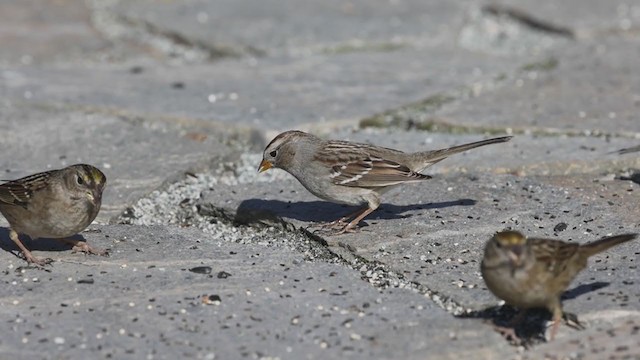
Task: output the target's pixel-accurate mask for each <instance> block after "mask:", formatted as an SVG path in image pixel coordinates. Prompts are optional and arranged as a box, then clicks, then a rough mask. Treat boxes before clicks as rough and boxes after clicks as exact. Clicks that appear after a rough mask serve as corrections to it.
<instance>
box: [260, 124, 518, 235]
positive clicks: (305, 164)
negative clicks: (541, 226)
mask: <svg viewBox="0 0 640 360" xmlns="http://www.w3.org/2000/svg"><path fill="white" fill-rule="evenodd" d="M511 138H512V137H511V136H505V137H498V138H494V139H487V140H482V141H478V142H474V143H470V144H464V145H459V146H454V147H451V148H448V149H441V150H432V151H422V152H416V153H404V152H402V151H398V150H394V149H389V148H385V147H380V146H375V145H369V144H361V143H354V142H348V141H340V140H323V139H320V138H319V137H316V136H314V135H311V134H307V133H305V132H302V131H294V130H292V131H286V132H283V133H281V134H280V135H278V136H276V137H275V138H274V139H273V140H271V142H270V143H269V145H267V147H266V148H265V149H264V153H263V157H262V162H261V163H260V167H259V168H258V171H260V172H262V171H265V170H268V169H270V168H272V167H276V168H280V169H283V170H285V171H286V172H288V173H289V174H291V175H293V176H294V177H295V178H296V179H298V181H300V183H301V184H302V185H303V186H304V187H305V188H306V189H307V190H309V192H311V193H312V194H314V195H315V196H317V197H319V198H321V199H324V200H328V201H331V202H336V203H342V204H347V205H354V206H358V205H363V204H366V205H367V207H365V208H363V209H361V210H358V211H356V212H355V213H353V214H350V215H348V216H345V217H342V218H340V219H338V220H336V221H334V222H332V223H329V224H327V225H329V226H331V227H333V228H336V229H338V230H339V232H338V233H344V232H353V231H354V230H355V227H356V225H357V224H358V223H359V222H360V221H361V220H362V219H363V218H364V217H365V216H367V215H369V214H370V213H371V212H373V211H374V210H375V209H377V208H378V206H380V195H382V194H383V193H385V192H386V191H388V190H390V189H391V188H392V187H394V186H396V185H399V184H404V183H408V182H416V181H422V180H427V179H431V176H429V175H423V174H421V173H420V172H421V171H423V170H424V169H426V168H427V167H429V166H431V165H433V164H435V163H437V162H439V161H442V160H444V159H445V158H446V157H448V156H449V155H452V154H456V153H459V152H462V151H465V150H469V149H473V148H476V147H479V146H484V145H489V144H496V143H502V142H505V141H509V140H510V139H511ZM351 218H353V220H351V221H350V222H349V223H345V222H346V221H347V220H349V219H351Z"/></svg>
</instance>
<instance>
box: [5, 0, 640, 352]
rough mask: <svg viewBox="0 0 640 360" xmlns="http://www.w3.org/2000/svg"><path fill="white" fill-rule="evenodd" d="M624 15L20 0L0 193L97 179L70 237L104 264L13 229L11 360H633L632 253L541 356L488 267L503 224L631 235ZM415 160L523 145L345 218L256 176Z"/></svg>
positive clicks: (619, 255)
mask: <svg viewBox="0 0 640 360" xmlns="http://www.w3.org/2000/svg"><path fill="white" fill-rule="evenodd" d="M639 9H640V8H639V7H638V5H636V4H634V3H633V2H631V3H629V2H626V1H617V0H616V1H609V2H602V1H580V2H579V3H578V2H576V1H565V2H554V1H547V0H545V1H535V2H534V1H510V0H509V1H507V0H505V1H499V2H492V3H478V2H475V1H460V2H455V3H454V2H451V3H450V2H443V1H436V0H429V1H413V0H411V1H373V2H372V1H369V2H347V3H345V2H342V1H328V2H327V1H315V0H305V1H303V2H299V1H296V2H295V3H293V2H291V1H284V2H282V1H266V2H265V1H263V0H255V1H254V0H251V1H244V2H237V1H227V0H213V1H200V0H189V1H183V2H159V1H151V0H133V1H121V0H108V1H97V0H96V1H93V0H91V1H81V0H62V1H59V0H56V1H53V0H52V1H38V2H36V1H21V2H5V3H2V4H0V43H2V48H3V50H4V51H2V52H1V53H0V94H1V95H2V96H1V98H0V130H2V132H3V135H4V136H3V139H4V140H3V141H2V142H0V150H2V153H3V154H4V156H2V157H0V170H2V171H3V173H4V174H3V176H2V177H0V178H2V179H13V178H17V177H20V176H23V175H26V174H29V173H33V172H37V171H41V170H45V169H49V168H55V167H61V166H65V165H68V164H71V163H76V162H88V163H92V164H95V165H97V166H98V167H100V168H101V169H102V170H103V171H104V172H105V174H106V175H107V178H108V185H107V190H106V192H105V197H104V204H103V208H102V211H101V214H100V216H99V218H98V220H97V222H96V224H94V225H92V226H91V227H90V228H89V229H87V230H86V231H84V232H83V233H82V234H80V235H81V236H82V237H84V238H85V239H86V240H87V241H88V242H89V243H91V244H92V245H93V246H96V247H102V248H108V249H110V250H111V256H110V257H108V258H104V257H93V256H84V255H79V254H72V253H71V251H69V249H68V248H65V247H63V246H61V245H59V244H58V243H57V242H53V241H50V240H46V239H38V240H28V241H25V243H26V245H27V246H28V247H29V248H30V249H33V250H34V253H35V254H36V255H37V256H47V257H51V258H54V259H55V260H56V261H55V262H54V264H53V266H51V267H48V268H46V269H45V270H38V269H34V268H31V267H28V266H26V264H25V262H24V261H23V260H21V259H19V258H18V257H17V256H15V254H16V253H17V249H16V248H15V246H14V245H13V243H12V242H11V241H10V239H9V236H8V230H7V229H6V223H5V222H4V219H2V220H0V222H2V226H3V227H2V228H0V248H2V250H3V251H2V252H0V259H2V263H3V264H4V265H3V267H2V268H0V281H2V282H3V284H4V286H3V291H1V292H0V304H1V305H2V306H1V307H2V311H0V320H2V321H1V323H2V324H3V326H2V329H3V330H4V331H3V334H4V336H3V337H2V338H0V354H1V356H0V357H2V358H5V357H12V358H28V359H77V358H118V359H124V358H131V359H140V358H146V359H171V358H194V359H220V358H222V359H226V358H256V359H258V358H260V359H300V358H309V359H313V358H356V359H361V358H362V359H364V358H367V359H369V358H380V359H395V358H408V359H424V358H430V359H459V358H486V359H496V358H513V359H538V358H553V359H564V358H583V359H587V358H638V356H639V355H638V354H640V342H638V339H639V337H638V336H637V332H638V326H639V324H640V293H639V292H638V290H637V289H638V287H637V284H638V282H639V281H640V273H639V271H638V266H637V262H638V261H639V259H640V257H639V255H640V243H638V242H637V241H636V242H631V243H628V244H625V245H622V246H620V247H616V248H614V249H611V250H610V251H607V252H606V253H604V254H600V255H597V256H595V257H594V258H592V259H591V260H590V264H589V266H588V268H587V269H585V271H583V272H582V273H581V274H580V275H579V276H578V277H577V278H576V280H575V281H574V282H573V283H572V285H571V286H570V288H569V289H568V291H567V292H566V293H565V294H564V296H563V305H564V308H565V310H566V311H568V312H571V313H574V314H576V315H577V316H578V318H579V319H580V321H581V322H583V323H584V324H585V325H586V329H584V330H580V331H579V330H575V329H573V328H571V327H569V326H565V325H563V326H561V328H560V332H559V334H558V337H557V338H556V340H555V341H553V342H547V341H546V340H545V326H546V321H547V320H548V314H547V313H546V312H544V311H539V312H536V311H533V312H532V313H531V314H529V316H528V317H527V322H526V325H524V326H522V327H521V328H519V329H518V331H519V333H520V334H521V335H524V336H525V337H526V341H525V346H517V345H516V346H514V344H512V343H510V342H508V341H506V340H504V339H503V338H502V337H501V336H500V335H498V334H497V333H496V332H494V331H493V330H492V326H493V325H492V323H493V322H496V323H506V322H507V321H508V320H509V319H510V318H511V317H512V316H513V315H514V314H515V310H514V309H511V308H509V307H507V306H502V303H501V302H500V301H499V300H497V299H496V298H495V297H493V296H492V295H491V294H490V293H489V291H488V290H487V289H486V287H485V285H484V283H483V281H482V278H481V276H480V272H479V262H480V260H481V254H482V249H483V246H484V243H485V241H486V240H487V239H488V238H489V237H490V236H491V234H492V233H494V232H495V231H499V230H502V229H507V228H511V229H517V230H521V231H523V232H525V233H526V234H527V235H531V236H544V237H551V238H558V239H564V240H570V241H575V242H580V243H584V242H588V241H592V240H595V239H597V238H599V237H601V236H605V235H609V234H616V233H622V232H638V231H640V230H639V229H640V222H639V221H638V219H640V214H639V213H638V206H637V204H638V203H639V201H640V198H639V196H640V195H639V194H640V190H639V188H638V186H639V184H640V183H639V182H638V181H637V178H638V176H637V175H638V172H639V169H640V157H638V153H633V152H632V153H627V154H618V153H617V152H616V151H617V150H619V149H623V148H634V147H636V146H638V144H639V143H640V128H639V126H640V125H639V124H640V120H639V119H638V115H637V113H638V111H637V110H638V106H640V88H638V84H639V83H640V82H639V81H638V79H637V77H638V75H637V74H638V65H637V63H638V62H637V59H638V55H640V54H639V53H638V44H639V39H638V37H637V28H638V23H639V21H640V10H639ZM294 128H295V129H303V130H306V131H311V132H314V133H316V134H318V135H319V136H322V137H325V138H336V139H347V140H353V141H360V142H367V143H374V144H378V145H382V146H387V147H392V148H398V149H401V150H405V151H417V150H422V149H435V148H441V147H448V146H451V145H456V144H461V143H464V142H470V141H475V140H479V139H482V138H487V137H491V136H498V135H501V134H513V135H516V136H515V138H514V139H513V140H512V141H510V142H509V143H505V144H499V145H492V146H488V147H483V148H481V149H476V150H473V151H470V152H467V153H463V154H457V155H455V156H452V157H451V158H449V159H447V160H445V161H442V162H441V163H438V164H437V165H435V166H433V167H432V168H429V169H427V171H426V173H428V174H430V175H432V176H433V179H432V180H430V181H428V182H424V183H421V184H413V185H407V186H403V187H401V188H398V189H397V190H394V191H391V192H389V193H387V194H385V196H383V205H382V206H381V207H380V209H379V210H377V211H376V212H374V213H373V214H371V215H370V216H369V217H367V218H366V219H365V221H364V223H363V226H362V227H361V229H360V231H359V232H357V233H355V234H347V235H340V236H327V235H325V234H321V233H314V232H312V231H311V230H310V229H308V226H309V225H312V224H314V223H317V222H321V221H328V220H333V219H334V218H335V217H337V216H339V215H340V214H343V213H347V212H349V211H350V210H351V209H350V208H348V207H344V206H341V205H336V204H330V203H327V202H324V201H321V200H319V199H316V198H314V197H313V196H312V195H311V194H309V193H308V192H307V191H306V190H305V189H304V188H303V187H302V186H301V185H300V184H299V183H298V182H297V181H295V179H293V177H291V176H290V175H288V174H286V173H285V172H283V171H279V170H273V171H270V172H267V173H263V174H257V173H256V168H257V166H258V163H259V161H260V158H261V151H262V148H263V147H264V145H265V144H266V142H268V141H269V140H270V139H271V138H272V137H273V136H274V135H276V134H277V133H278V132H280V131H282V130H287V129H294Z"/></svg>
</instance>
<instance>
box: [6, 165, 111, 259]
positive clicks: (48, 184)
mask: <svg viewBox="0 0 640 360" xmlns="http://www.w3.org/2000/svg"><path fill="white" fill-rule="evenodd" d="M106 181H107V178H106V177H105V176H104V174H103V173H102V171H100V170H98V169H97V168H95V167H93V166H91V165H85V164H77V165H72V166H69V167H66V168H63V169H58V170H51V171H45V172H41V173H38V174H34V175H30V176H26V177H23V178H21V179H18V180H12V181H9V182H6V183H4V184H1V185H0V213H2V215H4V217H5V218H6V219H7V221H8V222H9V225H10V227H11V231H10V233H9V236H10V237H11V240H13V242H14V243H15V244H16V245H17V246H18V248H20V250H21V251H22V254H23V255H24V257H25V259H26V260H27V262H29V263H34V264H36V265H40V266H42V265H45V264H47V263H49V262H51V259H38V258H36V257H35V256H33V255H32V254H31V252H30V251H29V250H27V248H26V247H25V246H24V244H22V242H21V241H20V238H19V237H18V234H25V235H28V236H29V237H31V238H32V239H36V238H52V239H57V240H60V241H63V242H65V243H69V244H71V245H72V246H73V249H74V251H83V252H86V253H91V254H101V255H104V254H106V252H105V251H98V250H94V249H92V248H91V247H89V245H87V243H86V242H79V241H78V240H72V239H67V238H68V237H70V236H73V235H75V234H77V233H79V232H80V231H82V230H84V229H85V228H86V227H87V226H89V224H91V222H92V221H93V219H95V218H96V216H97V215H98V211H100V204H101V201H102V190H103V189H104V186H105V183H106Z"/></svg>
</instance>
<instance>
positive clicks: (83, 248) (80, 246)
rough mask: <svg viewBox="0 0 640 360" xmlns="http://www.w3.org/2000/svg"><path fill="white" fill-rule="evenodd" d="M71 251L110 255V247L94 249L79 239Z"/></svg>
mask: <svg viewBox="0 0 640 360" xmlns="http://www.w3.org/2000/svg"><path fill="white" fill-rule="evenodd" d="M71 252H72V253H77V252H81V253H85V254H89V255H99V256H109V250H108V249H94V248H92V247H91V246H89V244H87V243H86V242H84V241H78V242H77V243H76V244H75V245H73V247H72V248H71Z"/></svg>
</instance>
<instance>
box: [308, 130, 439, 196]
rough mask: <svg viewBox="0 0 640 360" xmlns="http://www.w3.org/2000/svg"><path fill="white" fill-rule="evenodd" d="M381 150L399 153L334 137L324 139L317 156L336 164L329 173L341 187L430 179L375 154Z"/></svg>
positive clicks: (370, 185) (376, 185)
mask: <svg viewBox="0 0 640 360" xmlns="http://www.w3.org/2000/svg"><path fill="white" fill-rule="evenodd" d="M381 150H383V151H390V152H395V153H401V151H398V150H394V149H387V148H381V147H377V146H374V145H368V144H360V143H351V142H347V141H339V140H334V141H329V142H327V143H326V144H325V146H324V148H323V149H322V150H321V151H319V152H318V155H317V157H316V158H317V159H318V160H320V161H324V162H325V163H330V162H334V163H335V162H337V163H338V165H334V166H332V168H331V169H332V173H331V175H330V176H331V180H332V181H333V183H334V184H337V185H342V186H353V187H365V188H375V187H386V186H390V185H396V184H400V183H404V182H410V181H420V180H427V179H431V176H428V175H423V174H420V173H416V172H414V171H412V170H411V169H409V168H408V167H407V166H405V165H402V164H400V163H397V162H395V161H391V160H387V159H383V158H381V157H380V156H376V154H377V153H379V152H380V151H381ZM372 153H373V154H372Z"/></svg>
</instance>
